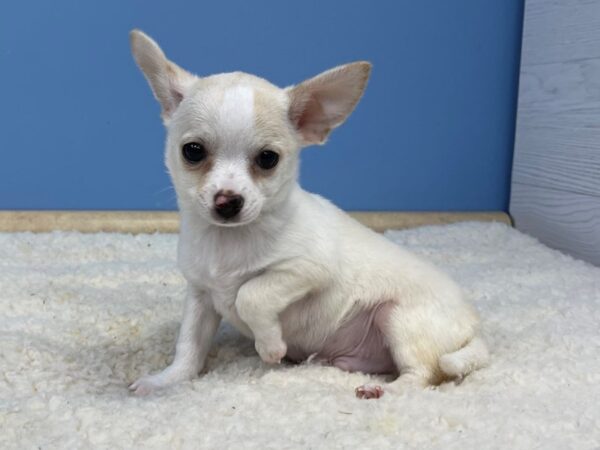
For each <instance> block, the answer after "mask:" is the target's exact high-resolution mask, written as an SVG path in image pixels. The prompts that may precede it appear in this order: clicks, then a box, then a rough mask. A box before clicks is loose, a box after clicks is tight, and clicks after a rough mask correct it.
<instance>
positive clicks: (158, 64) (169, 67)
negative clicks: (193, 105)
mask: <svg viewBox="0 0 600 450" xmlns="http://www.w3.org/2000/svg"><path fill="white" fill-rule="evenodd" d="M129 39H130V43H131V52H132V53H133V57H134V58H135V62H136V63H137V65H138V66H140V69H142V72H143V73H144V75H145V77H146V79H147V80H148V83H150V87H151V88H152V92H154V96H155V97H156V99H157V100H158V101H159V103H160V106H161V107H162V113H161V116H162V118H163V120H167V119H169V117H170V116H171V114H173V111H175V109H176V108H177V106H178V105H179V103H180V102H181V100H183V96H184V94H185V92H186V90H187V88H188V87H189V86H190V85H191V84H192V83H193V82H194V81H195V80H196V77H195V76H194V75H192V74H191V73H189V72H187V71H185V70H183V69H182V68H181V67H179V66H178V65H177V64H175V63H172V62H171V61H169V60H168V59H167V57H166V56H165V54H164V53H163V51H162V50H161V49H160V47H159V46H158V44H157V43H156V42H154V41H153V40H152V39H151V38H150V37H149V36H148V35H146V34H144V33H143V32H141V31H140V30H132V31H131V33H129Z"/></svg>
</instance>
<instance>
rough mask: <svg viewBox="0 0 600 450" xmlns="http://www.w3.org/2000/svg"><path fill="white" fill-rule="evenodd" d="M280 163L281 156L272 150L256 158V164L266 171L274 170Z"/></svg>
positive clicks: (262, 152) (264, 151)
mask: <svg viewBox="0 0 600 450" xmlns="http://www.w3.org/2000/svg"><path fill="white" fill-rule="evenodd" d="M278 162H279V155H278V154H277V153H275V152H274V151H272V150H263V151H261V152H260V153H259V154H258V156H257V157H256V164H257V165H258V166H259V167H260V168H261V169H265V170H269V169H272V168H273V167H275V166H276V165H277V163H278Z"/></svg>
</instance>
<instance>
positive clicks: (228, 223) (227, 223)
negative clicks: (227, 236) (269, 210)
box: [210, 210, 258, 228]
mask: <svg viewBox="0 0 600 450" xmlns="http://www.w3.org/2000/svg"><path fill="white" fill-rule="evenodd" d="M257 217H258V215H256V216H254V215H252V216H250V217H249V216H248V215H247V214H243V215H239V216H235V217H232V218H229V219H226V218H223V217H221V216H220V215H219V214H217V213H216V212H215V211H214V210H213V211H211V213H210V221H211V222H212V224H213V225H216V226H219V227H224V228H236V227H243V226H244V225H248V224H250V223H252V222H254V221H255V220H256V218H257Z"/></svg>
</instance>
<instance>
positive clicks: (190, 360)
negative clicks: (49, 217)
mask: <svg viewBox="0 0 600 450" xmlns="http://www.w3.org/2000/svg"><path fill="white" fill-rule="evenodd" d="M131 45H132V51H133V54H134V57H135V59H136V61H137V63H138V65H139V66H140V68H141V69H142V71H143V72H144V74H145V76H146V78H147V79H148V81H149V83H150V85H151V87H152V89H153V92H154V94H155V96H156V97H157V99H158V100H159V102H160V104H161V107H162V117H163V120H164V123H165V126H166V129H167V143H166V164H167V167H168V169H169V172H170V174H171V177H172V179H173V183H174V185H175V189H176V191H177V195H178V203H179V207H180V213H181V230H180V240H179V249H178V255H179V256H178V263H179V266H180V269H181V271H182V273H183V275H184V276H185V278H186V279H187V281H188V289H187V298H186V304H185V311H184V315H183V321H182V324H181V329H180V333H179V337H178V341H177V347H176V353H175V358H174V361H173V363H172V364H171V365H170V366H169V367H167V368H166V369H165V370H163V371H162V372H160V373H158V374H154V375H147V376H144V377H142V378H140V379H139V380H137V381H136V382H135V383H133V384H132V386H131V389H133V390H134V391H135V392H136V393H138V394H145V393H148V392H150V391H152V390H153V389H156V388H161V387H164V386H167V385H170V384H172V383H176V382H178V381H181V380H185V379H190V378H193V377H195V376H197V374H198V373H199V371H200V370H201V369H202V367H203V365H204V362H205V359H206V356H207V353H208V349H209V347H210V345H211V340H212V338H213V336H214V335H215V333H216V331H217V328H218V326H219V323H220V320H221V318H224V319H225V320H227V321H228V322H230V323H231V324H233V325H234V326H235V327H236V328H237V329H238V330H239V331H240V332H241V333H243V334H244V335H246V336H248V337H250V338H253V339H254V341H255V344H256V350H257V351H258V353H259V355H260V357H261V358H262V359H263V360H264V361H265V362H267V363H270V364H275V363H278V362H280V360H281V358H282V357H283V356H285V354H286V351H287V346H288V345H290V346H294V347H295V348H299V349H302V350H303V351H305V352H306V353H307V354H312V353H317V352H319V350H320V349H321V348H322V346H323V343H324V342H325V340H326V339H327V338H328V337H329V336H331V335H332V334H333V333H334V332H335V331H336V330H338V329H339V327H340V325H341V324H342V323H343V322H344V321H345V320H346V319H348V318H349V317H351V316H352V315H353V314H354V313H355V312H358V311H360V310H362V309H366V308H370V307H372V306H374V305H376V304H378V303H379V302H392V303H393V305H394V307H393V309H392V310H391V314H390V317H389V325H388V327H387V333H386V342H387V343H388V345H389V347H390V350H391V353H392V356H393V359H394V363H395V364H396V366H397V368H398V370H399V373H400V376H399V377H398V379H397V380H396V381H394V382H392V383H391V384H390V386H389V387H391V388H392V390H393V388H394V387H405V386H414V385H418V386H424V385H427V384H429V383H431V382H434V381H435V380H439V378H440V376H444V375H446V376H452V377H462V376H464V375H465V374H467V373H468V372H469V371H471V370H473V369H475V368H477V367H480V366H482V365H483V364H485V362H486V360H487V350H486V348H485V345H484V344H483V342H482V341H481V339H479V338H478V337H477V327H478V318H477V315H476V314H475V312H474V311H473V309H472V308H471V307H470V306H469V305H468V304H467V303H465V301H464V300H463V295H462V293H461V291H460V289H459V287H458V286H457V285H456V284H455V283H454V282H453V281H452V280H451V279H450V278H449V277H448V276H446V275H445V274H444V273H442V272H440V271H439V270H437V269H436V268H435V267H433V266H432V265H431V264H429V263H428V262H426V261H424V260H422V259H421V258H418V257H416V256H415V255H412V254H410V253H409V252H407V251H405V250H403V249H402V248H400V247H398V246H397V245H394V244H392V243H390V242H389V241H388V240H386V239H385V238H384V237H382V236H381V235H378V234H376V233H374V232H373V231H371V230H369V229H367V228H365V227H363V226H362V225H360V224H359V223H357V222H356V221H354V220H353V219H352V218H350V217H349V216H348V215H346V214H345V213H343V212H342V211H341V210H339V209H338V208H336V207H335V206H334V205H332V204H331V203H330V202H329V201H327V200H325V199H323V198H321V197H319V196H318V195H314V194H310V193H308V192H305V191H304V190H302V189H301V188H300V186H299V185H298V183H297V172H298V152H299V149H300V148H301V147H303V146H306V145H309V144H322V143H324V142H325V140H326V139H327V136H328V135H329V132H330V131H331V130H332V129H333V128H335V127H337V126H338V125H340V124H341V123H342V122H343V121H344V120H345V119H346V117H347V116H348V115H349V114H350V113H351V112H352V110H353V109H354V107H355V106H356V104H357V102H358V100H359V99H360V97H361V96H362V93H363V90H364V88H365V85H366V82H367V79H368V76H369V73H370V64H368V63H365V62H358V63H352V64H347V65H344V66H339V67H336V68H334V69H331V70H329V71H327V72H324V73H323V74H321V75H319V76H317V77H315V78H312V79H310V80H308V81H305V82H303V83H301V84H299V85H297V86H292V87H289V88H286V89H280V88H277V87H276V86H274V85H272V84H270V83H269V82H267V81H266V80H263V79H261V78H258V77H255V76H252V75H249V74H245V73H239V72H236V73H227V74H219V75H213V76H209V77H203V78H200V77H196V76H194V75H191V74H190V73H188V72H186V71H184V70H183V69H181V68H179V67H178V66H176V65H175V64H173V63H172V62H170V61H168V60H167V59H166V57H165V55H164V53H163V52H162V51H161V49H160V48H159V47H158V45H157V44H156V43H155V42H154V41H152V40H151V39H150V38H149V37H148V36H146V35H145V34H143V33H142V32H140V31H133V32H132V33H131ZM193 141H194V142H196V141H200V142H202V143H203V144H204V145H205V147H206V148H207V149H209V153H210V162H206V163H202V164H209V165H207V166H206V170H202V169H197V168H190V167H189V165H186V163H185V162H184V161H183V159H182V156H181V148H182V145H184V144H185V143H187V142H193ZM264 148H269V149H271V150H274V151H276V152H277V153H278V154H279V155H280V162H279V164H278V165H277V166H276V167H275V169H273V170H272V171H269V173H255V172H253V171H254V170H255V168H253V164H254V158H255V156H256V154H257V152H259V151H261V149H264ZM334 176H335V175H333V174H332V177H334ZM222 190H229V191H232V192H235V193H237V194H240V195H242V196H243V197H244V199H245V203H244V207H243V209H242V211H241V213H240V215H239V218H238V219H237V220H236V221H234V222H226V221H223V220H221V219H219V218H218V217H216V216H215V215H214V214H213V208H214V204H213V199H214V198H215V195H216V194H217V192H219V191H222Z"/></svg>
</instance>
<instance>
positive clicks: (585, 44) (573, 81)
mask: <svg viewBox="0 0 600 450" xmlns="http://www.w3.org/2000/svg"><path fill="white" fill-rule="evenodd" d="M510 213H511V215H512V216H513V219H514V222H515V226H516V227H517V228H518V229H520V230H522V231H524V232H526V233H529V234H531V235H533V236H536V237H537V238H538V239H539V240H540V241H542V242H544V243H545V244H547V245H549V246H551V247H555V248H558V249H560V250H563V251H565V252H567V253H571V254H572V255H574V256H576V257H579V258H582V259H585V260H587V261H590V262H592V263H594V264H597V265H600V0H525V17H524V30H523V48H522V55H521V77H520V86H519V107H518V113H517V128H516V136H515V156H514V163H513V176H512V192H511V201H510Z"/></svg>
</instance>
